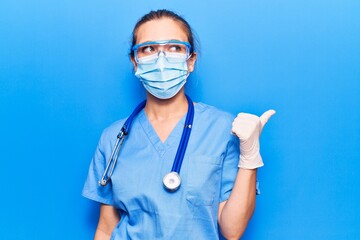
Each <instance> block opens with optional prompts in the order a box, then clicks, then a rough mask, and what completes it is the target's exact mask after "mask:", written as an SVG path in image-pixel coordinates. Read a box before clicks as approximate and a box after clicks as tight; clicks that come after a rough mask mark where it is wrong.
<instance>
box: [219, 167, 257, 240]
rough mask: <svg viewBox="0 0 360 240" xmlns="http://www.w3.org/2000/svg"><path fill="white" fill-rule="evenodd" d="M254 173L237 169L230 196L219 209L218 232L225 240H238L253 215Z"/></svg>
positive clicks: (254, 171)
mask: <svg viewBox="0 0 360 240" xmlns="http://www.w3.org/2000/svg"><path fill="white" fill-rule="evenodd" d="M256 171H257V170H256V169H253V170H247V169H242V168H240V169H239V171H238V174H237V177H236V180H235V183H234V187H233V190H232V192H231V195H230V197H229V199H228V200H227V201H226V203H225V204H224V205H223V206H222V208H221V209H219V211H220V216H219V225H220V230H221V232H222V234H223V235H224V237H226V239H239V238H240V237H241V236H242V234H243V233H244V231H245V229H246V226H247V224H248V222H249V220H250V219H251V216H252V215H253V213H254V209H255V197H256Z"/></svg>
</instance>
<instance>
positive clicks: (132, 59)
mask: <svg viewBox="0 0 360 240" xmlns="http://www.w3.org/2000/svg"><path fill="white" fill-rule="evenodd" d="M130 60H131V62H132V64H133V65H134V71H135V72H136V70H137V63H136V62H135V58H134V56H130Z"/></svg>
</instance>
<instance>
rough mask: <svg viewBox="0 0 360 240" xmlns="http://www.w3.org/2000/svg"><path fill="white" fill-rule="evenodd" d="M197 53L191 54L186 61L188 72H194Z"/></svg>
mask: <svg viewBox="0 0 360 240" xmlns="http://www.w3.org/2000/svg"><path fill="white" fill-rule="evenodd" d="M196 58H197V53H196V52H193V53H192V54H191V57H190V58H189V59H188V60H187V66H188V72H192V71H194V68H195V62H196Z"/></svg>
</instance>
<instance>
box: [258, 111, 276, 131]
mask: <svg viewBox="0 0 360 240" xmlns="http://www.w3.org/2000/svg"><path fill="white" fill-rule="evenodd" d="M275 113H276V112H275V110H273V109H270V110H267V111H266V112H264V113H263V114H262V115H261V117H260V122H261V129H262V128H263V127H264V126H265V124H266V123H267V121H269V119H270V118H271V116H272V115H274V114H275Z"/></svg>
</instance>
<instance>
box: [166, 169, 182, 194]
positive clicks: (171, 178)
mask: <svg viewBox="0 0 360 240" xmlns="http://www.w3.org/2000/svg"><path fill="white" fill-rule="evenodd" d="M163 184H164V187H165V189H166V190H168V191H169V192H175V191H176V190H178V188H179V187H180V184H181V178H180V176H179V174H178V173H177V172H169V173H168V174H166V175H165V176H164V178H163Z"/></svg>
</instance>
